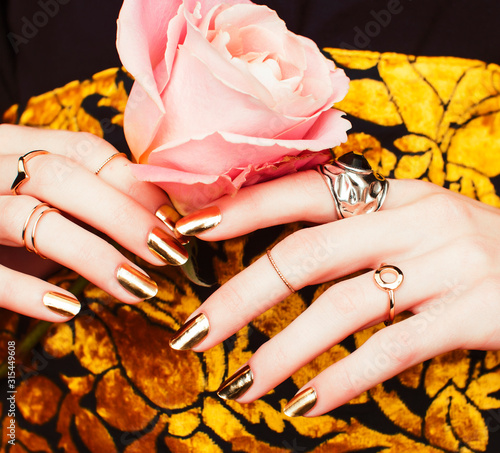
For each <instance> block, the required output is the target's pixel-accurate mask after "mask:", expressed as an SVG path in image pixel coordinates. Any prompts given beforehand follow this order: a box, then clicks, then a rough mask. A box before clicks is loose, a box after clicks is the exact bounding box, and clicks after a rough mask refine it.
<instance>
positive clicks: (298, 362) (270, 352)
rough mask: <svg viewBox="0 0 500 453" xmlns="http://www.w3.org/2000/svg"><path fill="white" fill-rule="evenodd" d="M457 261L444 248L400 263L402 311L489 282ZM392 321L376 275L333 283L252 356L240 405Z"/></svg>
mask: <svg viewBox="0 0 500 453" xmlns="http://www.w3.org/2000/svg"><path fill="white" fill-rule="evenodd" d="M456 261H457V260H456V259H454V254H453V251H452V250H450V249H441V250H436V251H435V252H434V253H430V254H426V255H425V256H421V257H418V258H414V259H412V260H408V261H403V262H401V263H399V262H398V263H397V266H398V267H399V268H401V269H404V282H403V283H402V285H401V286H400V287H399V288H398V289H397V290H396V291H395V302H396V304H395V305H396V306H395V309H396V313H400V312H403V311H406V310H412V309H413V307H414V306H415V305H417V304H418V305H419V310H425V309H428V308H429V305H427V304H429V303H430V302H429V301H431V302H432V304H434V305H436V304H442V303H447V302H449V301H450V299H451V298H456V297H457V294H458V292H459V291H460V292H461V291H463V288H464V286H465V284H466V285H468V286H469V287H472V286H474V285H475V279H481V278H483V276H482V275H481V274H480V273H477V274H476V275H471V274H470V272H469V270H465V269H464V266H463V265H462V264H461V263H460V264H458V263H457V262H456ZM429 262H432V263H433V266H432V268H431V267H430V266H428V263H429ZM434 266H436V267H434ZM435 269H443V272H442V275H439V276H437V275H436V272H435ZM459 282H460V283H459ZM423 307H426V308H423ZM433 310H434V308H433ZM436 310H440V308H437V309H436ZM388 318H389V296H388V294H387V293H386V292H385V291H384V290H381V289H380V288H379V287H378V286H377V285H376V284H375V282H374V272H373V271H370V272H368V273H366V274H363V275H361V276H359V277H356V278H352V279H349V280H346V281H342V282H340V283H338V284H335V285H333V286H332V287H331V288H329V289H328V290H327V291H325V292H324V293H323V294H322V295H321V296H320V297H318V298H317V299H316V300H315V301H314V303H313V304H312V305H311V306H310V307H309V308H308V309H307V310H305V311H304V313H302V314H301V315H300V316H299V317H297V318H296V319H295V320H294V321H293V322H292V323H291V324H290V325H289V326H288V327H286V328H285V329H284V330H283V331H282V332H280V333H278V334H277V335H275V336H274V337H273V338H272V339H270V340H269V341H268V342H267V343H265V344H264V345H263V346H262V347H260V348H259V349H258V351H257V352H256V353H255V354H254V355H253V356H252V358H251V359H250V361H249V362H248V364H247V365H248V366H249V367H250V369H251V370H252V372H253V375H254V383H253V385H252V386H251V388H250V389H249V390H248V391H247V392H246V393H245V395H244V396H243V397H242V398H241V399H239V400H238V401H240V402H245V403H246V402H250V401H253V400H255V399H257V398H260V397H261V396H262V395H265V394H266V393H267V392H269V391H270V390H271V389H272V388H274V387H276V386H277V385H278V384H280V383H281V382H283V381H284V380H285V379H287V378H288V377H289V376H291V375H292V374H293V373H295V372H296V371H297V370H299V369H300V368H301V367H303V366H304V365H305V364H307V363H309V362H311V361H312V360H313V359H314V358H315V357H318V356H319V355H321V354H322V353H324V352H325V351H327V350H328V349H330V348H331V347H332V346H334V345H336V344H338V343H340V342H341V341H342V340H343V339H344V338H346V337H348V336H349V335H351V334H352V333H353V332H358V331H360V330H362V329H363V328H365V327H367V326H370V325H375V324H378V323H380V322H381V321H385V320H387V319H388Z"/></svg>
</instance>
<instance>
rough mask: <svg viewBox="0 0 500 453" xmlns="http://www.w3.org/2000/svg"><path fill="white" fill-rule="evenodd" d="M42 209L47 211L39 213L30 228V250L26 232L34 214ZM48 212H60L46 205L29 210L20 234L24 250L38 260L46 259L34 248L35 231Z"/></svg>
mask: <svg viewBox="0 0 500 453" xmlns="http://www.w3.org/2000/svg"><path fill="white" fill-rule="evenodd" d="M43 207H46V208H48V209H44V210H43V211H42V212H40V213H39V215H38V217H37V218H36V220H35V221H34V222H33V227H32V228H31V247H32V248H30V247H28V243H27V242H26V231H27V228H28V225H29V224H30V223H31V221H32V219H33V217H34V215H35V213H36V212H38V211H39V210H40V209H41V208H43ZM48 212H60V211H59V209H56V208H53V207H51V206H50V205H49V204H48V203H38V204H37V205H36V206H35V207H34V208H33V209H32V210H31V212H30V213H29V215H28V218H27V219H26V221H25V222H24V225H23V231H22V234H21V237H22V240H23V244H24V247H26V250H28V252H34V253H36V254H37V255H38V256H39V257H40V258H43V259H44V260H45V259H47V258H46V257H45V256H43V255H42V254H41V253H40V252H39V251H38V249H37V247H36V236H35V235H36V229H37V227H38V224H39V223H40V220H41V219H42V217H43V216H44V215H45V214H47V213H48Z"/></svg>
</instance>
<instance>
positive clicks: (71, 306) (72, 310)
mask: <svg viewBox="0 0 500 453" xmlns="http://www.w3.org/2000/svg"><path fill="white" fill-rule="evenodd" d="M43 304H44V305H45V306H46V307H47V308H49V309H50V310H52V311H53V312H54V313H57V314H58V315H61V316H71V317H73V316H76V315H77V314H78V313H79V312H80V309H81V308H82V306H81V305H80V302H78V299H75V298H74V297H70V296H67V295H66V294H62V293H56V292H52V291H51V292H48V293H46V294H45V295H44V296H43Z"/></svg>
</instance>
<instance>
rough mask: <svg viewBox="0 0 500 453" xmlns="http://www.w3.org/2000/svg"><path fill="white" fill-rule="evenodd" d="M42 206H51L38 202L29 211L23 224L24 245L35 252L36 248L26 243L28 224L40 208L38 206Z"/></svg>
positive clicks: (22, 236) (29, 250)
mask: <svg viewBox="0 0 500 453" xmlns="http://www.w3.org/2000/svg"><path fill="white" fill-rule="evenodd" d="M42 206H49V204H48V203H41V202H40V203H38V204H37V205H36V206H35V207H34V208H33V209H32V210H31V212H30V213H29V215H28V217H27V219H26V221H25V222H24V225H23V231H22V233H21V239H22V240H23V245H24V246H25V247H26V250H28V252H33V251H34V250H33V249H30V248H29V247H28V244H26V229H27V228H28V225H29V223H30V221H31V219H32V218H33V215H34V214H35V212H36V211H37V210H38V208H41V207H42Z"/></svg>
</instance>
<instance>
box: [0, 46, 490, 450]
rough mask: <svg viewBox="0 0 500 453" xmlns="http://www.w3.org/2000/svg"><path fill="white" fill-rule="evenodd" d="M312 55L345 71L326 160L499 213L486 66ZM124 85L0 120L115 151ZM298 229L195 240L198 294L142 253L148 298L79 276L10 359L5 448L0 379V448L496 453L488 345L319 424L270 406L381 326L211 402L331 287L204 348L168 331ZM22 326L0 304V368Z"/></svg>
mask: <svg viewBox="0 0 500 453" xmlns="http://www.w3.org/2000/svg"><path fill="white" fill-rule="evenodd" d="M324 51H325V54H327V55H329V56H330V57H331V58H332V59H333V60H334V61H335V63H336V65H337V66H339V67H341V68H343V69H344V70H345V71H346V73H347V75H348V76H349V77H350V78H351V80H352V81H351V89H350V91H349V94H348V96H347V97H346V99H345V100H344V101H343V102H342V103H341V104H339V105H338V106H337V107H338V108H339V109H341V110H343V111H345V112H347V113H348V119H349V120H350V121H351V122H352V123H353V129H352V131H351V133H350V135H349V140H348V142H347V143H346V144H344V145H342V146H341V147H339V148H336V149H334V152H335V154H336V155H340V154H343V153H345V152H347V151H350V150H357V151H361V152H363V153H364V154H365V156H366V157H367V158H368V160H369V161H370V163H371V165H372V166H373V167H374V168H375V169H377V170H378V171H379V172H381V173H382V174H384V175H385V176H388V177H395V178H421V179H426V180H429V181H431V182H433V183H436V184H439V185H441V186H445V187H448V188H450V189H451V190H454V191H457V192H461V193H463V194H465V195H468V196H471V197H474V198H477V199H479V200H481V201H483V202H485V203H488V204H491V205H493V206H496V207H500V197H499V186H500V132H499V131H500V127H499V126H500V67H498V66H496V65H486V64H485V63H482V62H480V61H472V60H463V59H456V58H423V57H419V58H415V57H412V56H407V55H398V54H379V53H369V52H357V51H345V50H337V49H325V50H324ZM131 85H132V81H131V79H130V77H128V75H127V74H126V73H125V72H123V71H122V70H120V69H110V70H107V71H104V72H102V73H99V74H96V75H95V77H94V78H93V79H92V80H87V81H83V82H73V83H71V84H69V85H67V86H65V87H63V88H61V89H57V90H54V91H53V92H50V93H47V94H44V95H42V96H38V97H36V98H33V99H31V101H30V102H29V103H28V104H27V105H26V106H14V107H12V108H11V109H10V110H9V111H8V112H7V113H6V115H5V120H6V121H9V122H13V123H20V124H27V125H31V126H36V127H48V128H57V129H69V130H84V131H89V132H92V133H94V134H97V135H99V136H102V137H104V138H106V139H107V140H109V141H110V142H112V143H113V144H114V145H115V146H117V147H118V148H119V150H120V151H127V149H126V145H125V142H124V140H123V131H122V122H123V112H124V108H125V104H126V101H127V96H128V93H129V91H130V87H131ZM301 227H302V225H299V224H293V225H287V226H283V227H273V228H268V229H265V230H260V231H257V232H255V233H252V234H249V235H246V236H244V237H241V238H237V239H234V240H228V241H223V242H218V243H203V242H200V241H199V242H198V250H197V257H198V264H199V266H200V273H201V277H202V278H203V279H204V280H206V281H209V282H216V285H214V286H213V287H211V288H204V287H199V286H196V285H194V284H193V283H191V282H190V281H189V280H188V279H187V278H186V277H185V276H184V274H183V273H182V272H181V271H180V270H179V269H178V268H172V267H168V268H153V267H151V266H149V267H148V266H147V265H146V264H145V263H144V262H141V263H140V265H141V266H144V268H145V269H146V270H147V272H148V273H149V274H150V275H151V276H152V277H153V278H154V279H155V280H156V281H157V282H158V283H159V286H160V290H159V293H158V296H157V297H156V298H154V299H153V300H150V301H147V302H143V303H141V304H139V305H135V306H129V305H123V304H120V303H118V302H117V301H115V300H114V299H113V298H111V297H110V296H108V295H107V294H106V293H104V292H103V291H101V290H100V289H98V288H96V287H94V286H93V285H90V284H89V285H87V286H86V288H85V290H84V294H83V296H82V297H81V300H82V302H83V304H84V306H83V309H82V312H81V314H80V315H78V316H77V317H76V319H74V320H73V321H71V322H69V323H66V324H59V325H53V326H52V327H51V328H50V330H49V332H48V334H47V335H46V336H45V337H44V338H43V340H42V342H41V344H39V345H38V346H37V347H36V348H35V349H33V351H32V353H31V354H30V355H29V356H27V357H26V358H25V359H24V361H23V362H22V363H21V362H19V363H18V364H17V370H18V373H19V375H18V381H17V394H16V399H17V414H16V421H17V432H16V437H17V442H16V446H15V447H13V446H10V445H8V444H7V443H6V433H7V422H6V420H7V417H6V414H7V407H6V398H5V397H4V395H6V392H7V386H6V383H5V380H2V381H0V394H1V395H2V398H0V413H1V414H2V419H1V420H0V423H1V429H2V441H1V444H0V453H7V452H26V451H37V452H79V451H85V452H115V451H116V452H126V453H132V452H153V451H160V452H168V451H172V452H263V453H267V452H286V451H294V452H376V451H385V452H426V453H427V452H490V451H491V452H496V451H500V352H498V351H489V352H482V351H454V352H451V353H448V354H445V355H443V356H439V357H436V358H434V359H432V360H430V361H427V362H425V363H423V364H420V365H417V366H415V367H413V368H410V369H408V370H407V371H405V372H403V373H402V374H400V375H398V376H396V377H395V378H393V379H391V380H389V381H387V382H385V383H383V384H380V385H378V386H377V387H375V388H373V389H371V390H370V391H368V392H365V393H363V394H362V395H360V396H359V397H357V398H355V399H353V400H352V401H350V402H349V403H348V404H346V405H344V406H342V407H340V408H338V409H336V410H334V411H332V412H330V413H328V414H326V415H324V416H321V417H318V418H312V419H309V418H303V417H299V418H288V417H286V416H284V415H283V414H282V412H281V409H282V407H283V406H284V404H285V402H286V401H288V400H289V399H290V398H291V397H292V396H293V395H294V394H295V392H296V391H297V390H298V389H299V388H300V387H301V386H302V385H303V384H305V383H306V382H307V381H308V380H309V379H311V378H312V377H313V376H314V375H315V374H317V373H318V372H320V371H321V370H323V369H324V368H326V367H327V366H329V365H330V364H331V363H333V362H335V361H337V360H340V359H342V358H343V357H345V356H346V355H348V354H349V353H350V352H351V351H353V350H354V349H355V348H357V347H359V346H360V345H361V344H362V343H363V342H364V341H366V340H367V339H368V338H369V337H370V336H371V335H372V334H373V333H374V332H375V331H377V330H378V329H380V328H383V325H379V326H375V327H372V328H370V329H367V330H365V331H362V332H358V333H356V334H354V335H352V336H351V337H349V338H347V339H346V340H344V341H343V342H342V343H341V344H339V345H337V346H335V347H333V348H332V349H330V350H329V351H327V352H326V353H324V354H323V355H321V356H320V357H318V358H317V359H316V360H314V361H313V362H312V363H311V364H309V365H308V366H306V367H304V368H303V369H301V370H300V371H299V372H297V373H296V374H295V375H294V376H292V378H290V379H289V380H287V381H286V382H284V383H283V384H282V385H280V386H278V387H277V388H276V389H275V390H273V391H272V392H270V393H269V394H268V395H266V396H265V397H263V398H262V399H260V400H258V401H256V402H254V403H252V404H248V405H240V404H238V403H235V402H232V401H221V400H220V399H218V397H217V396H216V394H215V391H216V389H217V388H218V387H219V385H220V383H221V382H222V381H223V380H224V379H225V378H226V377H228V376H230V375H231V374H232V373H233V372H235V371H236V370H237V369H238V368H239V367H240V366H241V365H242V364H243V363H244V362H245V361H246V360H247V359H248V358H249V357H250V356H251V355H252V353H253V352H254V351H255V350H256V349H257V348H258V347H259V346H260V345H261V344H263V343H264V342H265V341H266V340H267V339H269V338H271V337H272V336H273V335H275V334H276V333H277V332H279V331H281V330H282V329H283V328H284V327H285V326H286V325H288V324H289V323H290V322H291V321H292V320H293V319H294V318H295V317H297V316H298V315H299V314H300V313H301V312H302V311H304V310H305V308H306V307H307V306H308V305H309V304H310V303H312V301H313V300H314V299H315V298H316V297H318V295H319V294H321V292H323V291H325V289H326V288H328V286H329V285H331V284H334V283H332V282H330V283H328V284H324V285H320V286H313V287H307V288H304V289H303V290H301V291H299V292H298V293H295V294H293V295H291V296H290V297H288V298H287V299H286V300H284V301H283V302H282V303H281V304H279V305H278V306H276V307H274V308H273V309H271V310H270V311H268V312H266V313H264V314H263V315H261V316H260V317H258V318H257V319H256V320H254V321H253V322H252V323H250V324H249V325H248V326H247V327H245V328H244V329H242V330H241V331H239V332H238V333H237V334H236V335H234V336H233V337H231V338H229V339H228V340H226V341H225V342H224V343H223V344H221V345H219V346H217V347H215V348H213V349H211V350H210V351H208V352H206V353H202V354H197V353H194V352H189V351H188V352H186V351H181V352H177V351H173V350H171V349H170V348H169V346H168V341H169V339H170V337H171V336H172V334H173V332H174V331H175V330H177V329H178V328H179V327H180V325H181V324H182V322H183V321H184V319H185V318H186V317H187V316H188V315H189V314H190V313H192V311H194V310H195V309H196V308H197V307H198V306H199V305H200V304H201V303H202V302H203V300H205V299H206V298H207V296H208V295H209V294H210V293H211V292H212V291H213V290H214V288H216V287H217V285H220V284H223V283H224V282H226V281H227V280H228V279H229V278H231V276H233V275H234V274H236V273H237V272H239V271H240V270H242V269H243V268H245V267H246V266H248V265H249V264H251V263H252V262H253V261H254V260H256V259H257V258H258V257H259V256H261V255H262V254H263V253H265V250H266V249H267V248H269V247H270V246H272V245H273V244H275V243H276V242H278V241H279V240H281V239H282V238H283V237H285V236H286V235H288V234H290V233H291V232H293V231H295V230H296V229H298V228H301ZM444 233H445V232H444ZM132 259H134V258H133V257H132ZM75 278H76V276H75V275H74V274H73V273H71V272H69V271H62V272H60V273H59V274H58V275H56V276H54V277H53V280H54V281H55V282H57V283H58V284H60V285H62V286H65V287H67V286H68V285H70V283H71V282H72V281H74V280H75ZM449 297H453V294H452V295H450V296H449ZM431 315H432V314H430V316H431ZM401 316H405V314H403V315H401ZM34 325H36V322H35V321H32V320H29V319H27V318H24V317H21V316H18V315H16V314H13V313H10V312H7V311H1V315H0V358H1V360H2V361H3V360H4V359H5V358H6V355H7V342H8V341H11V340H16V342H18V343H19V342H20V339H21V337H22V336H23V335H25V334H26V332H27V331H29V330H30V329H31V328H33V326H34Z"/></svg>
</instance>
